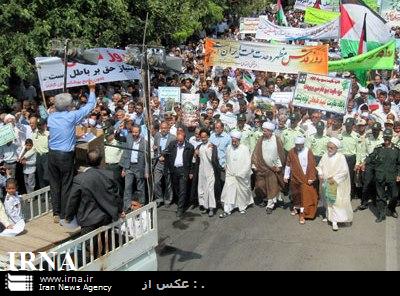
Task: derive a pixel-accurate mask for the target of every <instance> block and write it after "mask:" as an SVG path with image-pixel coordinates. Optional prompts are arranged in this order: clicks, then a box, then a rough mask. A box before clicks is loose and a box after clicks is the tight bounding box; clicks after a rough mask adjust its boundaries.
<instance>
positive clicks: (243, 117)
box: [237, 113, 247, 121]
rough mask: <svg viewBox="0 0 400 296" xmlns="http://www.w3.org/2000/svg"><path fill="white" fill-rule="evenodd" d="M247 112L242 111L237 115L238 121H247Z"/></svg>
mask: <svg viewBox="0 0 400 296" xmlns="http://www.w3.org/2000/svg"><path fill="white" fill-rule="evenodd" d="M246 120H247V118H246V114H243V113H240V114H238V115H237V121H246Z"/></svg>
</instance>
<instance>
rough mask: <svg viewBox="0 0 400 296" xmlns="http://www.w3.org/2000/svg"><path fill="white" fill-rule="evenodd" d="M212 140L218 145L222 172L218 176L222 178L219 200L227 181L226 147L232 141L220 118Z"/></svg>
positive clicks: (215, 126) (218, 192)
mask: <svg viewBox="0 0 400 296" xmlns="http://www.w3.org/2000/svg"><path fill="white" fill-rule="evenodd" d="M210 142H211V144H213V145H214V146H216V147H217V154H218V162H219V165H220V172H221V174H220V176H216V178H218V177H219V178H220V180H221V186H218V189H217V192H216V199H217V200H219V198H220V197H221V190H222V188H223V187H224V182H225V163H226V149H227V148H228V146H229V145H230V143H231V137H230V136H229V135H228V134H227V133H226V132H224V124H223V122H221V121H220V120H218V121H216V123H215V125H214V133H213V134H212V135H211V137H210Z"/></svg>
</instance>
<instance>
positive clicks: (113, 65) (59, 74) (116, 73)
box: [35, 48, 140, 91]
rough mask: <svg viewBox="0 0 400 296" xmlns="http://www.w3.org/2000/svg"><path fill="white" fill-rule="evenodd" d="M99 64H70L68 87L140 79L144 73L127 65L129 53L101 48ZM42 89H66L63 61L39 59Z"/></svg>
mask: <svg viewBox="0 0 400 296" xmlns="http://www.w3.org/2000/svg"><path fill="white" fill-rule="evenodd" d="M97 50H98V51H99V62H98V64H97V65H84V64H79V63H68V67H67V87H75V86H81V85H87V84H88V82H89V80H90V81H93V82H95V83H105V82H112V81H123V80H134V79H140V70H139V69H138V68H136V67H133V66H130V65H128V64H126V63H124V62H123V57H124V55H125V50H120V49H114V48H97ZM35 62H36V67H37V69H38V76H39V82H40V88H41V89H42V90H43V91H47V90H52V89H61V88H63V87H64V64H63V62H62V60H61V59H60V58H56V57H37V58H35Z"/></svg>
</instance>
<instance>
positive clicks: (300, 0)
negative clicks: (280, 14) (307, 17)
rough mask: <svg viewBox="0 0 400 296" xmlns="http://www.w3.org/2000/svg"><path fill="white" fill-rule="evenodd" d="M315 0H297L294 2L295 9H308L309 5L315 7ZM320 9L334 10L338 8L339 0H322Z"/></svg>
mask: <svg viewBox="0 0 400 296" xmlns="http://www.w3.org/2000/svg"><path fill="white" fill-rule="evenodd" d="M315 2H317V0H296V2H295V4H294V7H293V8H294V9H298V10H306V8H307V7H314V5H315ZM319 6H320V9H321V10H331V11H332V10H333V9H337V6H338V1H337V0H336V1H335V0H321V2H320V5H319Z"/></svg>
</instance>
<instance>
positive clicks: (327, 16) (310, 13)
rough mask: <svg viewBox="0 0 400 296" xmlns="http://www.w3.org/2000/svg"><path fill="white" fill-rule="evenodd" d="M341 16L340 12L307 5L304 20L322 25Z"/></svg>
mask: <svg viewBox="0 0 400 296" xmlns="http://www.w3.org/2000/svg"><path fill="white" fill-rule="evenodd" d="M339 16H340V13H339V12H333V11H328V10H322V9H317V8H313V7H307V8H306V14H305V16H304V22H305V23H307V24H311V25H322V24H325V23H327V22H330V21H333V20H335V19H337V18H338V17H339Z"/></svg>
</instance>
